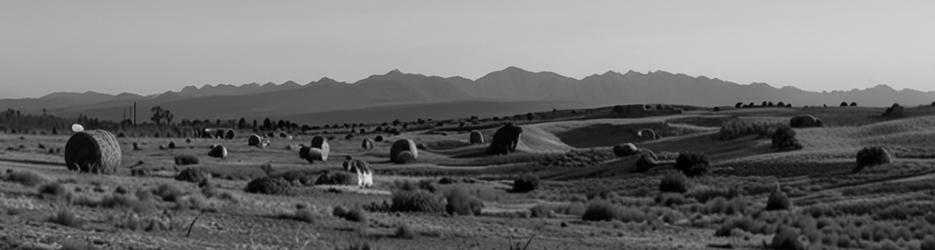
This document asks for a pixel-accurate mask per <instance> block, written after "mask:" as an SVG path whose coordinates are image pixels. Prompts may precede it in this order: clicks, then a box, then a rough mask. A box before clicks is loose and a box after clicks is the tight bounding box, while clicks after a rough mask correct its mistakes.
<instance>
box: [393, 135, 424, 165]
mask: <svg viewBox="0 0 935 250" xmlns="http://www.w3.org/2000/svg"><path fill="white" fill-rule="evenodd" d="M403 151H408V152H409V153H408V154H409V155H410V156H411V158H412V160H415V159H418V158H419V149H418V148H417V147H416V142H415V141H412V140H409V139H399V140H396V141H395V142H393V145H392V146H391V147H390V161H392V162H395V163H406V162H408V161H402V160H403V159H400V153H402V152H403Z"/></svg>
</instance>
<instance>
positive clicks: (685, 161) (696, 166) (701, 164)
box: [675, 153, 710, 177]
mask: <svg viewBox="0 0 935 250" xmlns="http://www.w3.org/2000/svg"><path fill="white" fill-rule="evenodd" d="M709 166H710V163H708V156H706V155H704V154H700V153H681V154H679V157H678V158H677V159H676V160H675V169H678V170H679V171H682V173H683V174H685V175H686V176H688V177H695V176H701V175H704V174H705V173H707V172H708V167H709Z"/></svg>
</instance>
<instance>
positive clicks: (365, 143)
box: [360, 138, 374, 150]
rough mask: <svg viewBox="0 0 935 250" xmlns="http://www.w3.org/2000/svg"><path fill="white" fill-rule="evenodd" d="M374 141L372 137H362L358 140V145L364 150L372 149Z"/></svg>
mask: <svg viewBox="0 0 935 250" xmlns="http://www.w3.org/2000/svg"><path fill="white" fill-rule="evenodd" d="M373 143H374V141H373V140H372V139H369V138H368V139H364V140H363V141H361V142H360V147H361V148H363V149H364V150H372V149H373Z"/></svg>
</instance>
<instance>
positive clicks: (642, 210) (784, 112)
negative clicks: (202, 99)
mask: <svg viewBox="0 0 935 250" xmlns="http://www.w3.org/2000/svg"><path fill="white" fill-rule="evenodd" d="M607 110H609V109H594V110H589V111H574V112H572V111H564V110H562V111H555V112H552V113H548V112H546V113H543V114H542V115H539V116H537V118H536V119H532V120H525V121H522V122H517V123H518V124H520V126H521V127H522V128H523V133H522V135H521V136H520V139H519V143H518V145H517V147H516V148H517V152H514V153H512V154H508V155H497V156H488V155H486V154H485V152H486V149H487V147H488V145H487V144H486V143H485V144H471V143H470V142H469V140H468V138H469V135H468V132H469V131H471V130H477V131H480V132H482V133H483V134H484V135H485V139H486V140H487V142H488V143H489V142H490V140H491V139H492V137H493V134H494V133H495V131H496V130H497V129H498V128H499V127H500V121H496V120H485V122H480V123H472V124H468V125H467V126H456V127H455V126H450V125H446V126H439V127H433V126H427V127H425V128H421V129H412V130H406V131H404V132H402V133H400V134H398V135H393V134H390V133H371V134H366V135H357V136H352V137H350V138H346V137H345V136H344V135H342V134H329V135H328V136H333V137H334V138H332V139H330V140H329V141H328V142H329V144H330V152H331V153H330V155H329V157H328V159H327V161H324V162H322V161H317V162H314V163H309V162H308V161H306V160H305V159H300V158H299V150H300V144H302V145H310V141H311V140H312V136H313V135H310V134H299V135H295V136H294V137H292V138H281V137H273V138H269V139H270V144H269V146H268V147H266V148H259V147H254V146H248V145H247V141H248V139H247V138H248V135H250V134H252V132H250V131H238V133H237V136H236V137H235V138H234V139H232V140H225V139H202V138H191V139H190V141H187V139H188V138H150V137H121V138H118V139H117V140H118V141H119V143H120V148H121V153H122V163H121V164H120V167H119V168H118V169H117V172H116V173H115V174H113V175H95V174H88V173H76V172H73V171H69V170H67V169H66V166H65V163H64V162H65V161H64V158H63V157H64V154H65V145H66V142H67V141H68V139H69V136H70V135H62V134H59V135H35V134H29V135H24V134H0V173H2V175H3V176H2V180H3V181H0V249H18V248H19V249H60V248H61V247H62V246H69V247H75V248H71V249H94V248H100V249H361V248H355V247H359V244H366V245H369V246H371V247H372V248H374V249H514V248H512V246H513V245H515V244H519V245H521V246H520V247H519V249H523V248H522V245H526V244H527V243H528V249H672V248H681V249H708V248H740V249H764V248H768V247H773V246H777V247H783V246H785V247H790V246H791V248H793V249H794V248H798V247H802V248H808V249H837V248H841V249H849V248H858V249H866V248H872V249H932V247H935V238H932V237H933V235H935V226H933V225H935V212H933V211H935V210H933V209H935V108H930V107H918V108H907V109H906V113H905V116H903V117H898V118H893V117H889V118H885V117H879V115H880V114H881V113H882V112H883V110H884V109H882V108H857V107H845V108H838V107H833V108H817V107H813V108H754V109H736V110H723V111H708V110H700V109H699V110H689V111H685V112H682V113H681V114H671V115H659V116H645V117H632V118H614V117H608V116H607V115H604V113H602V112H605V113H606V111H607ZM550 114H551V115H550ZM802 114H811V115H814V116H815V117H817V118H819V119H821V120H822V121H823V122H824V126H823V127H811V128H795V129H794V132H795V138H796V139H797V141H798V142H799V143H800V145H801V148H800V149H797V150H776V149H774V148H773V144H772V142H771V139H770V137H771V134H766V135H764V134H755V133H750V134H742V135H739V136H737V137H736V138H731V139H722V138H718V133H721V129H722V126H723V125H724V124H725V123H727V122H729V121H733V120H737V119H740V120H744V121H750V122H762V123H782V124H788V123H789V119H790V118H792V117H793V116H797V115H802ZM647 128H649V129H652V130H653V131H655V133H656V134H657V135H658V138H655V139H654V138H647V137H645V136H637V135H636V132H637V131H639V130H642V129H647ZM770 133H774V132H773V131H772V130H770ZM261 134H262V133H261ZM377 135H380V136H381V137H383V139H384V140H383V141H380V142H375V143H374V145H373V146H374V147H373V148H372V149H364V148H362V147H361V141H362V140H363V139H364V138H374V137H375V136H377ZM397 139H412V140H413V141H415V143H417V144H418V145H419V148H420V150H419V154H418V158H417V159H416V160H415V161H414V162H409V163H405V164H396V163H393V162H391V161H390V148H391V145H392V144H393V142H394V141H396V140H397ZM134 143H135V144H137V145H138V147H139V149H138V150H135V149H134ZM170 143H172V144H174V145H175V147H174V148H169V147H168V145H169V144H170ZM623 143H634V144H635V145H636V146H637V147H638V148H640V149H648V150H651V151H653V152H654V153H655V155H657V157H658V159H659V160H660V161H661V162H666V161H670V162H673V163H675V162H677V160H676V159H677V158H679V156H680V155H687V154H686V153H688V152H694V153H700V154H704V155H705V156H706V157H707V159H709V160H710V162H709V163H710V164H707V165H706V170H707V171H706V172H705V173H704V174H703V175H700V176H695V177H684V176H682V175H681V173H679V172H680V171H679V170H678V169H676V168H674V167H673V166H672V165H674V164H659V165H658V166H654V167H652V168H650V169H646V170H640V167H639V163H638V162H640V157H641V156H640V154H635V155H630V156H617V155H615V153H614V150H613V146H614V145H618V144H623ZM213 144H220V145H223V146H225V147H226V148H227V149H228V151H229V156H228V157H226V158H214V157H209V156H208V152H209V151H210V146H211V145H213ZM868 146H881V147H884V148H886V150H887V151H888V152H889V153H890V154H891V155H892V158H893V160H892V162H889V163H885V164H881V165H876V166H870V167H867V168H865V169H863V170H862V171H859V172H856V173H855V172H854V171H853V170H854V168H855V165H856V159H855V155H856V154H857V152H858V151H860V150H861V149H862V148H864V147H868ZM183 155H191V156H195V157H197V159H198V163H197V164H192V165H185V166H179V165H177V164H176V160H175V157H176V156H183ZM345 157H351V158H353V159H359V160H363V161H365V162H367V163H369V166H370V167H371V168H372V169H373V171H374V180H373V186H372V187H369V188H361V187H357V186H356V185H347V184H340V183H339V184H331V183H313V182H317V181H318V180H321V179H322V178H323V177H322V176H325V175H329V174H334V173H344V170H343V168H342V163H343V162H344V160H345ZM263 166H268V167H263ZM187 168H197V169H201V170H204V171H205V172H206V173H207V174H208V175H209V176H210V178H209V181H205V182H202V183H198V182H188V181H181V180H177V179H176V177H177V176H178V175H179V173H180V172H182V170H185V169H187ZM530 176H532V177H530ZM264 177H272V178H282V179H284V180H287V181H288V191H287V192H283V193H280V194H260V193H252V192H247V191H246V187H247V186H248V183H249V182H251V180H254V179H257V178H264ZM519 177H527V178H535V179H536V180H538V181H537V182H538V184H537V185H534V187H533V188H532V190H514V189H516V188H517V186H516V185H517V183H519V182H517V181H516V180H517V179H521V178H519ZM669 178H675V182H676V183H680V184H683V185H682V186H684V187H681V188H676V190H678V189H681V190H680V191H672V190H670V189H667V188H668V185H669V184H671V182H669V181H670V179H669ZM679 178H682V179H679ZM663 179H666V180H665V181H664V180H663ZM354 184H356V181H355V182H354ZM676 186H678V185H676ZM661 187H666V188H661ZM777 187H778V188H779V190H780V191H781V192H777V191H776V188H777ZM661 189H662V190H661ZM663 191H665V192H663ZM419 192H421V193H428V194H430V196H431V197H436V198H437V199H438V200H439V202H440V204H442V206H446V205H447V206H456V205H453V204H456V203H457V202H459V201H462V199H464V200H467V201H470V200H477V201H479V203H480V204H482V208H480V209H479V211H477V212H475V211H471V212H469V214H470V215H458V214H457V213H455V214H452V213H448V212H446V211H416V212H413V211H404V209H400V208H398V207H397V206H398V205H399V204H393V202H394V200H396V198H398V197H397V196H400V194H404V193H419ZM459 192H461V195H460V196H458V195H455V194H456V193H459ZM777 193H781V194H782V195H783V196H785V197H786V198H787V199H788V201H789V202H790V203H791V205H790V206H788V207H784V208H781V209H773V207H772V206H773V205H768V204H767V203H770V202H768V200H771V198H770V197H771V196H774V195H777ZM442 197H445V199H442ZM465 197H467V198H465ZM345 208H346V209H347V210H351V211H352V212H345V211H340V210H345ZM767 208H769V209H767ZM336 210H339V211H340V212H338V213H335V211H336ZM442 210H445V209H442ZM783 237H791V239H792V240H791V241H789V242H795V243H788V244H791V245H780V244H777V245H774V242H777V241H778V240H777V239H781V238H783ZM82 247H84V248H82Z"/></svg>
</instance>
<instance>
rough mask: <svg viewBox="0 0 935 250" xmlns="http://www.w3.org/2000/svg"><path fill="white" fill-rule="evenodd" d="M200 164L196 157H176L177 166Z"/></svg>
mask: <svg viewBox="0 0 935 250" xmlns="http://www.w3.org/2000/svg"><path fill="white" fill-rule="evenodd" d="M193 164H198V157H196V156H194V155H179V156H176V157H175V165H176V166H185V165H193Z"/></svg>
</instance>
